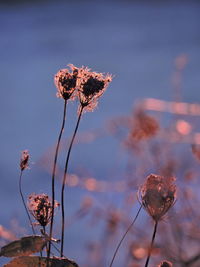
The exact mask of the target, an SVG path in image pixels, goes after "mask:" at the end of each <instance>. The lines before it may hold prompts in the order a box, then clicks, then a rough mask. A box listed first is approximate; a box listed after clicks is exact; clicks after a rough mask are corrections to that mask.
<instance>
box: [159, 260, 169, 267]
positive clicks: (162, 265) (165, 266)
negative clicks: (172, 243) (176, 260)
mask: <svg viewBox="0 0 200 267" xmlns="http://www.w3.org/2000/svg"><path fill="white" fill-rule="evenodd" d="M158 267H172V263H171V262H170V261H162V262H161V263H160V264H159V265H158Z"/></svg>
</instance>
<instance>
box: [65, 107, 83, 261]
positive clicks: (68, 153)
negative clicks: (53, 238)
mask: <svg viewBox="0 0 200 267" xmlns="http://www.w3.org/2000/svg"><path fill="white" fill-rule="evenodd" d="M83 108H84V107H83V106H81V109H80V113H79V116H78V120H77V123H76V127H75V130H74V133H73V136H72V139H71V142H70V145H69V149H68V152H67V158H66V162H65V170H64V176H63V181H62V191H61V209H62V232H61V252H60V256H61V257H63V248H64V230H65V207H64V191H65V184H66V180H67V170H68V164H69V157H70V153H71V149H72V145H73V143H74V139H75V136H76V133H77V130H78V126H79V123H80V119H81V115H82V113H83Z"/></svg>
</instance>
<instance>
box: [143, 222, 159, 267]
mask: <svg viewBox="0 0 200 267" xmlns="http://www.w3.org/2000/svg"><path fill="white" fill-rule="evenodd" d="M157 226H158V221H155V226H154V231H153V236H152V239H151V246H150V248H149V252H148V257H147V259H146V263H145V267H147V266H148V264H149V260H150V257H151V252H152V249H153V243H154V239H155V236H156V231H157Z"/></svg>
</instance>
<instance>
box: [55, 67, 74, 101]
mask: <svg viewBox="0 0 200 267" xmlns="http://www.w3.org/2000/svg"><path fill="white" fill-rule="evenodd" d="M68 66H69V68H70V69H71V71H70V70H69V69H61V70H59V71H58V73H57V74H56V75H55V77H54V82H55V85H56V87H57V89H58V92H57V96H58V97H62V98H64V99H65V100H68V99H70V98H71V96H72V94H73V93H74V91H75V89H76V84H77V76H78V68H76V67H75V66H74V65H72V64H70V65H68Z"/></svg>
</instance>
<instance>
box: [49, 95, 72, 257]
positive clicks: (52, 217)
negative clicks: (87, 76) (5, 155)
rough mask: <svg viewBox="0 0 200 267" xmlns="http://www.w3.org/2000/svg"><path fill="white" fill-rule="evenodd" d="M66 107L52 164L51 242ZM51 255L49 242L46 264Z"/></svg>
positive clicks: (65, 104)
mask: <svg viewBox="0 0 200 267" xmlns="http://www.w3.org/2000/svg"><path fill="white" fill-rule="evenodd" d="M66 107H67V100H65V102H64V110H63V119H62V125H61V129H60V133H59V136H58V141H57V145H56V151H55V157H54V163H53V171H52V180H51V181H52V184H51V190H52V216H51V223H50V231H49V238H50V240H51V238H52V233H53V221H54V207H55V204H54V203H55V175H56V164H57V159H58V152H59V147H60V141H61V137H62V134H63V131H64V127H65V120H66V109H67V108H66ZM50 253H51V241H50V242H49V246H48V251H47V262H48V259H49V257H50Z"/></svg>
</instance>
